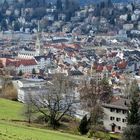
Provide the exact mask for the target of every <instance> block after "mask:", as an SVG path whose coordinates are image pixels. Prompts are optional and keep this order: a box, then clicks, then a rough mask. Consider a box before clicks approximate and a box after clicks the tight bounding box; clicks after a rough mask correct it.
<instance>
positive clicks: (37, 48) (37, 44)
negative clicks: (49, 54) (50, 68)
mask: <svg viewBox="0 0 140 140" xmlns="http://www.w3.org/2000/svg"><path fill="white" fill-rule="evenodd" d="M39 31H40V25H39V21H38V31H37V39H36V44H35V49H36V56H39V55H41V45H40V39H39Z"/></svg>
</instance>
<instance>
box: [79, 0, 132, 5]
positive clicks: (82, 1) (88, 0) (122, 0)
mask: <svg viewBox="0 0 140 140" xmlns="http://www.w3.org/2000/svg"><path fill="white" fill-rule="evenodd" d="M100 1H103V0H79V2H80V4H81V5H86V4H91V3H99V2H100ZM104 1H105V0H104ZM132 1H133V0H112V2H114V3H128V2H132Z"/></svg>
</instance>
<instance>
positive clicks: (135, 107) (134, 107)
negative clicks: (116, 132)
mask: <svg viewBox="0 0 140 140" xmlns="http://www.w3.org/2000/svg"><path fill="white" fill-rule="evenodd" d="M127 123H128V125H137V124H139V123H140V115H139V104H138V98H137V97H133V98H132V101H131V102H130V109H129V111H128V116H127Z"/></svg>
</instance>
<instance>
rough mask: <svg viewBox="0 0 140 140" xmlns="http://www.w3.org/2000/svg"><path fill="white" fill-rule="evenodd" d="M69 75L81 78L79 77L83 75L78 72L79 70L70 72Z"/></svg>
mask: <svg viewBox="0 0 140 140" xmlns="http://www.w3.org/2000/svg"><path fill="white" fill-rule="evenodd" d="M69 74H70V75H71V76H78V75H79V76H81V75H84V74H83V73H82V72H81V71H79V70H74V71H70V72H69Z"/></svg>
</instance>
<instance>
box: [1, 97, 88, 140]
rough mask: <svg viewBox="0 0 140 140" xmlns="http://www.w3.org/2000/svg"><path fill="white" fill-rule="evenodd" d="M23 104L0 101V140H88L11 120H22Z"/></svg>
mask: <svg viewBox="0 0 140 140" xmlns="http://www.w3.org/2000/svg"><path fill="white" fill-rule="evenodd" d="M22 110H23V104H22V103H18V102H14V101H10V100H5V99H0V140H88V138H86V137H82V136H77V135H71V134H67V133H62V132H59V131H53V130H47V129H40V128H35V127H30V126H27V125H25V124H24V123H23V125H22V123H18V122H16V123H15V122H14V121H13V120H19V121H22V120H24V117H23V115H22Z"/></svg>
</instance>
